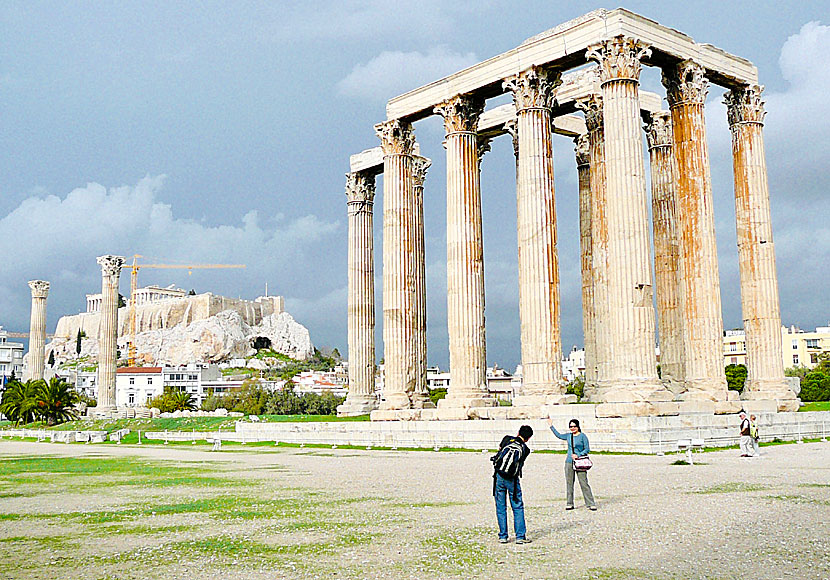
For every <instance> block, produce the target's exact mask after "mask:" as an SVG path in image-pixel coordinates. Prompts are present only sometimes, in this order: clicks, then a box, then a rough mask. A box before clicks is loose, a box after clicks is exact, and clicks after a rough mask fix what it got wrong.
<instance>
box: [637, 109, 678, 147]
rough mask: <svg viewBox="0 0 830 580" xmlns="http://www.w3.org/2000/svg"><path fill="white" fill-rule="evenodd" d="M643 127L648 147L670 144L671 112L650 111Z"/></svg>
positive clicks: (668, 145) (667, 145)
mask: <svg viewBox="0 0 830 580" xmlns="http://www.w3.org/2000/svg"><path fill="white" fill-rule="evenodd" d="M643 128H644V129H645V130H646V139H648V148H649V149H654V148H655V147H670V146H671V145H672V125H671V113H669V112H668V111H655V112H654V113H651V114H650V115H649V118H648V121H647V122H646V124H645V125H644V126H643Z"/></svg>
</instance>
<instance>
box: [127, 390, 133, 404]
mask: <svg viewBox="0 0 830 580" xmlns="http://www.w3.org/2000/svg"><path fill="white" fill-rule="evenodd" d="M127 404H128V405H135V393H129V394H127Z"/></svg>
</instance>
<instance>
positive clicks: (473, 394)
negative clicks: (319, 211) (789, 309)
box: [339, 9, 798, 420]
mask: <svg viewBox="0 0 830 580" xmlns="http://www.w3.org/2000/svg"><path fill="white" fill-rule="evenodd" d="M644 65H645V66H652V67H658V68H659V69H660V70H661V72H662V80H663V85H664V86H665V88H666V97H665V98H666V100H667V102H668V110H667V111H666V110H661V96H659V95H655V94H651V93H646V92H641V91H640V86H639V85H640V83H639V78H640V73H641V68H642V66H644ZM574 69H575V70H574ZM568 71H571V72H568ZM710 83H712V84H715V85H719V86H722V87H724V88H725V89H726V90H727V92H726V96H725V103H726V105H727V109H728V121H729V127H730V130H731V133H732V151H733V167H734V183H735V185H734V189H735V204H736V220H737V224H736V225H737V234H738V257H739V266H740V280H741V302H742V310H743V318H744V325H745V329H746V340H747V367H748V378H747V383H746V387H745V390H744V393H743V395H742V398H743V399H744V400H738V399H737V393H735V392H732V391H728V390H727V386H726V380H725V376H724V368H723V356H722V351H721V349H722V346H721V345H722V335H723V321H722V315H721V300H720V283H719V278H718V261H717V251H716V242H715V229H714V223H715V222H714V211H713V203H712V187H711V180H710V175H709V153H708V149H707V142H706V126H705V118H704V103H705V98H706V95H707V93H708V86H709V84H710ZM762 91H763V87H762V86H761V85H759V84H758V75H757V70H756V68H755V66H753V65H752V63H750V62H749V61H747V60H745V59H743V58H740V57H738V56H734V55H731V54H728V53H726V52H724V51H722V50H720V49H718V48H716V47H714V46H711V45H708V44H700V43H697V42H695V41H694V40H693V39H692V38H690V37H688V36H686V35H684V34H683V33H680V32H678V31H676V30H673V29H670V28H667V27H665V26H662V25H660V24H658V23H656V22H654V21H651V20H648V19H646V18H644V17H642V16H639V15H637V14H634V13H632V12H629V11H627V10H624V9H616V10H613V11H606V10H597V11H594V12H591V13H589V14H586V15H584V16H582V17H580V18H577V19H575V20H572V21H570V22H567V23H565V24H562V25H560V26H557V27H556V28H553V29H551V30H549V31H547V32H544V33H542V34H539V35H537V36H534V37H532V38H530V39H528V40H527V41H525V42H524V43H523V44H521V45H520V46H518V47H517V48H515V49H512V50H510V51H508V52H506V53H503V54H501V55H498V56H495V57H493V58H490V59H488V60H486V61H484V62H481V63H479V64H476V65H473V66H472V67H469V68H467V69H464V70H462V71H460V72H458V73H455V74H453V75H450V76H448V77H446V78H443V79H440V80H437V81H435V82H433V83H430V84H428V85H425V86H423V87H420V88H418V89H415V90H413V91H411V92H408V93H406V94H404V95H401V96H399V97H395V98H393V99H391V100H390V101H389V102H388V104H387V108H386V113H387V118H386V120H385V121H383V122H381V123H378V124H377V125H375V130H376V132H377V135H378V137H379V138H380V140H381V146H380V147H376V148H374V149H369V150H367V151H364V152H362V153H359V154H357V155H353V156H352V158H351V167H350V172H349V173H348V174H347V177H348V178H347V187H346V194H347V198H348V201H347V203H348V216H349V257H348V260H349V263H348V271H349V285H348V288H349V295H348V304H349V306H348V317H349V320H348V331H349V361H350V368H349V394H348V398H347V400H346V402H345V403H344V405H343V406H342V407H341V408H340V409H339V412H340V413H341V414H344V415H348V414H359V413H365V412H367V411H372V419H373V420H397V419H441V420H450V419H468V418H481V419H487V418H533V417H541V416H543V415H544V414H545V413H546V412H547V410H548V409H549V408H550V406H555V405H564V404H568V403H572V402H575V397H574V396H573V395H567V394H566V393H565V386H564V381H563V376H562V370H561V358H562V353H561V350H562V348H561V335H560V312H559V308H560V296H559V293H560V280H559V256H558V251H557V240H556V204H555V180H554V171H553V143H552V135H553V133H559V134H564V135H568V136H571V137H573V139H574V142H575V163H576V166H577V170H578V176H579V191H578V199H579V216H580V217H579V226H580V252H581V272H582V280H581V283H582V284H581V286H582V307H583V332H584V340H585V356H586V389H585V396H586V398H587V400H588V401H590V402H594V403H597V407H596V412H597V416H604V417H621V416H630V415H677V414H683V413H734V412H737V411H738V410H740V409H741V407H742V406H744V407H746V406H753V405H754V406H753V407H752V408H757V409H759V410H766V411H776V410H780V411H792V410H796V409H797V408H798V399H797V398H796V395H795V393H794V392H793V391H792V390H791V389H790V387H789V384H788V383H787V381H786V379H785V377H784V369H783V365H782V360H781V356H780V352H781V333H780V327H781V322H780V313H779V298H778V284H777V277H776V271H775V252H774V245H773V241H772V231H771V223H770V208H769V188H768V185H767V175H766V161H765V156H764V142H763V120H764V114H765V113H764V103H763V101H762V98H761V93H762ZM502 94H511V95H512V97H513V104H512V105H503V106H501V107H497V108H493V109H491V110H486V107H485V105H486V101H487V99H490V98H493V97H498V96H500V95H502ZM430 115H440V116H441V117H442V118H443V120H444V128H445V132H446V140H445V147H446V155H447V160H446V163H447V192H446V195H447V200H446V211H447V294H448V296H447V300H448V302H447V305H448V321H447V324H448V331H449V351H450V352H449V355H450V357H449V358H450V373H451V382H450V387H449V391H448V394H447V397H446V399H444V400H441V401H440V402H439V405H438V408H437V409H431V408H428V407H429V406H430V405H429V404H428V403H426V401H427V400H428V399H427V398H426V396H425V393H426V384H425V374H426V373H425V369H426V312H425V282H424V250H423V222H424V216H423V196H424V195H429V192H428V191H427V192H425V191H424V179H425V175H426V170H427V168H428V167H429V165H430V161H429V160H428V159H425V158H423V157H421V156H420V155H419V148H418V145H417V143H416V141H415V135H414V130H413V126H412V124H413V122H415V121H417V120H420V119H422V118H425V117H427V116H430ZM643 133H645V136H646V139H647V146H648V151H649V161H650V171H651V192H650V193H651V195H650V198H651V199H650V200H649V192H648V191H647V190H646V175H645V160H644V141H643ZM502 134H509V135H510V136H511V137H512V140H513V147H514V153H515V157H516V195H517V230H518V232H517V234H518V271H519V276H518V278H519V279H518V295H519V314H520V325H521V359H522V361H521V362H522V368H523V377H522V392H521V393H520V394H518V395H517V396H516V397H515V399H514V401H513V407H510V408H496V407H495V406H494V405H495V402H494V400H493V399H491V398H490V397H488V393H487V389H486V382H485V371H486V358H485V357H486V344H485V318H484V304H485V301H484V298H485V297H484V273H483V272H484V258H483V240H482V223H481V222H482V218H481V191H480V171H479V166H480V161H481V158H482V156H483V155H484V154H485V153H486V152H487V151H488V150H489V145H488V144H489V142H490V140H492V139H493V138H496V137H498V136H499V135H502ZM380 173H382V174H383V178H384V179H383V186H384V187H383V214H382V217H383V223H382V228H383V273H382V280H383V305H382V308H383V353H384V359H385V382H384V397H383V401H382V402H381V404H380V407H379V408H377V409H375V406H376V403H375V400H374V396H373V392H374V380H375V379H374V376H375V375H374V371H375V344H374V325H375V304H374V262H373V260H374V258H373V252H374V249H373V239H372V230H373V200H374V194H375V177H376V176H377V175H379V174H380ZM649 203H651V208H650V209H651V215H652V223H651V224H649ZM650 231H651V232H652V233H653V238H654V242H653V255H652V244H651V242H650V240H649V235H650ZM652 260H653V261H652ZM652 269H653V271H654V280H653V279H652ZM655 293H656V294H655ZM655 304H656V308H655ZM658 331H659V337H660V350H661V361H660V362H661V374H660V375H659V376H658V371H657V355H656V353H655V346H656V336H657V333H658Z"/></svg>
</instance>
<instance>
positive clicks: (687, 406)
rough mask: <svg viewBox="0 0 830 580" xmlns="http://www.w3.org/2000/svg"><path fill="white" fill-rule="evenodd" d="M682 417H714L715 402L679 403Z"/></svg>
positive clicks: (689, 401) (685, 401)
mask: <svg viewBox="0 0 830 580" xmlns="http://www.w3.org/2000/svg"><path fill="white" fill-rule="evenodd" d="M678 409H679V411H680V414H681V415H714V414H715V402H714V401H712V400H709V399H692V400H683V401H680V402H679V403H678Z"/></svg>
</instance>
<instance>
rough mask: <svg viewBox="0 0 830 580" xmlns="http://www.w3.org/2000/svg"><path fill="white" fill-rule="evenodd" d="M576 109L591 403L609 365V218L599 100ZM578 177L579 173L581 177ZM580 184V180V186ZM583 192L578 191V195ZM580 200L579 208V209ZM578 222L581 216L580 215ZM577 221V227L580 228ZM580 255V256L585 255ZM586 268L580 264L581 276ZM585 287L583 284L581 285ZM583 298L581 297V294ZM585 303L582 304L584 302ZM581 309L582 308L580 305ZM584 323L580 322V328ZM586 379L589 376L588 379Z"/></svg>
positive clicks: (587, 383) (584, 102)
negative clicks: (582, 166) (586, 244)
mask: <svg viewBox="0 0 830 580" xmlns="http://www.w3.org/2000/svg"><path fill="white" fill-rule="evenodd" d="M576 105H577V108H579V109H581V110H582V112H583V113H584V115H585V127H586V128H587V129H588V133H587V140H588V181H589V187H590V190H589V195H590V199H589V201H588V204H587V205H588V206H590V212H591V214H590V220H591V221H590V223H589V226H590V243H591V246H590V250H589V251H590V261H591V263H590V273H591V279H590V281H589V285H590V286H591V304H592V308H591V310H590V311H588V312H587V313H586V312H584V313H583V319H584V317H585V316H586V315H587V316H588V317H589V320H590V321H591V322H590V326H591V327H592V339H593V351H594V353H593V357H592V358H593V363H592V365H591V366H592V368H591V369H590V373H589V368H588V359H589V357H588V340H589V339H588V338H587V333H586V339H585V346H586V350H585V379H586V380H585V392H584V395H583V396H584V397H585V398H587V399H588V400H590V401H600V400H601V397H600V396H599V389H598V386H599V385H600V384H603V385H607V384H608V379H607V377H608V373H609V365H610V364H611V360H612V357H611V354H610V347H611V343H610V341H609V340H608V338H607V331H606V326H607V321H608V299H607V298H606V294H607V291H608V217H607V211H606V210H607V203H606V188H605V132H604V130H603V122H602V97H601V96H600V95H592V96H590V97H588V98H586V99H583V100H580V101H577V104H576ZM580 177H582V176H581V174H580ZM581 185H582V182H581V181H580V187H581ZM581 191H582V190H581V189H580V192H581ZM581 200H582V198H581V197H580V208H581V207H582V201H581ZM580 220H581V216H580ZM581 225H582V224H581V221H580V226H581ZM584 254H585V253H584V252H583V256H584ZM585 267H586V266H585V265H584V264H583V276H584V275H585V270H584V268H585ZM583 287H584V285H583ZM583 296H584V294H583ZM583 304H584V302H583ZM583 308H584V306H583ZM584 325H585V322H584V320H583V328H584ZM589 376H590V377H591V378H590V380H589Z"/></svg>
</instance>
